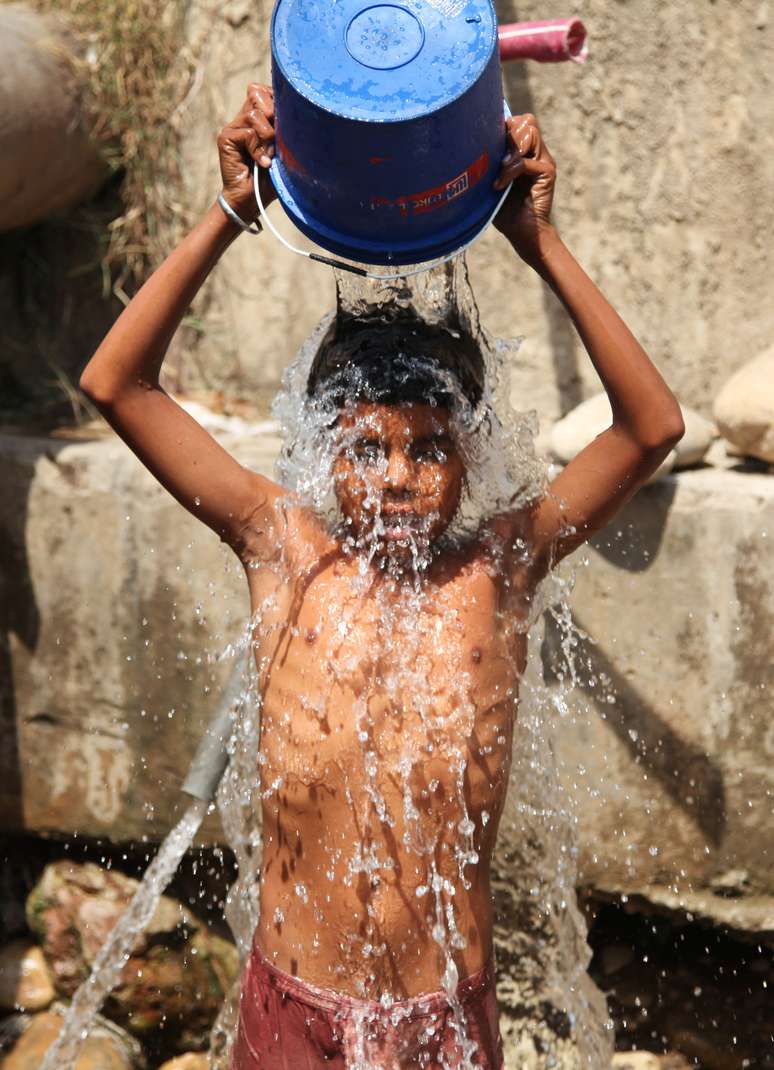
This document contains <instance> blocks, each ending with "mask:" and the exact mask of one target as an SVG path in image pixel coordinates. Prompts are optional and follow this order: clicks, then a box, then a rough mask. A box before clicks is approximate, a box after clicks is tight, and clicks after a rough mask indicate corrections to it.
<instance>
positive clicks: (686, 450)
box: [674, 405, 717, 468]
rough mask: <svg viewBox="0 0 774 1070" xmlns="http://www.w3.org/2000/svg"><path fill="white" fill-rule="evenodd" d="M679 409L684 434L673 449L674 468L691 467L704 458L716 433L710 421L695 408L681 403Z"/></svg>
mask: <svg viewBox="0 0 774 1070" xmlns="http://www.w3.org/2000/svg"><path fill="white" fill-rule="evenodd" d="M680 410H681V412H682V414H683V420H684V421H685V434H684V435H683V437H682V438H681V439H680V441H679V442H678V443H677V445H676V446H675V449H674V454H675V468H692V467H693V466H694V465H696V464H700V463H701V462H702V461H703V460H704V459H705V457H706V455H707V451H708V450H709V448H710V446H711V445H712V443H713V441H714V439H715V438H716V434H717V433H716V431H715V425H714V424H713V423H712V421H711V420H708V419H707V418H706V417H704V416H702V415H701V413H699V412H696V410H695V409H689V408H688V406H687V405H681V406H680Z"/></svg>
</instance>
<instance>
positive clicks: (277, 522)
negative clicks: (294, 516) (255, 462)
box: [224, 474, 288, 565]
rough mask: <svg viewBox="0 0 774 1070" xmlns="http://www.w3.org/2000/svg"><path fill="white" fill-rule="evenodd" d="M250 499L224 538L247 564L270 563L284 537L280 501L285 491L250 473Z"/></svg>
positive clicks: (282, 510) (278, 553) (285, 493)
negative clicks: (251, 475)
mask: <svg viewBox="0 0 774 1070" xmlns="http://www.w3.org/2000/svg"><path fill="white" fill-rule="evenodd" d="M251 490H252V491H253V493H252V494H251V499H250V501H249V503H248V504H247V505H246V507H245V508H244V509H243V510H242V512H241V515H240V516H239V517H235V518H234V523H233V526H232V527H231V530H230V531H229V533H228V534H226V535H225V536H224V542H227V543H228V545H229V546H230V547H231V549H232V550H233V551H234V553H235V554H236V555H237V557H238V558H239V560H240V561H241V562H242V563H243V564H245V565H249V564H252V563H255V562H257V561H267V562H268V561H271V560H276V559H278V558H279V557H280V556H281V554H282V549H283V546H284V544H285V542H286V536H287V519H286V516H285V510H284V508H283V504H282V503H283V499H284V501H285V502H287V497H288V496H287V492H286V491H284V490H283V488H282V487H279V486H276V485H275V484H273V483H271V482H270V481H269V480H268V479H265V478H264V477H263V476H259V475H257V474H253V478H252V487H251Z"/></svg>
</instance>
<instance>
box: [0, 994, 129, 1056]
mask: <svg viewBox="0 0 774 1070" xmlns="http://www.w3.org/2000/svg"><path fill="white" fill-rule="evenodd" d="M63 1013H64V1008H62V1007H56V1008H55V1009H53V1010H51V1011H46V1012H45V1013H44V1014H36V1015H35V1017H34V1018H32V1019H31V1021H30V1023H29V1025H28V1026H27V1028H26V1029H25V1030H24V1031H23V1032H22V1033H21V1035H20V1036H19V1038H18V1040H17V1041H16V1043H15V1044H14V1045H13V1047H12V1048H11V1050H10V1051H9V1052H8V1053H7V1054H6V1055H5V1056H4V1057H3V1058H2V1059H0V1070H39V1067H40V1065H41V1063H42V1062H43V1057H44V1055H45V1054H46V1052H47V1051H48V1049H49V1048H50V1047H51V1045H52V1044H53V1043H54V1041H55V1040H56V1038H57V1035H58V1034H59V1030H60V1029H61V1028H62V1015H63ZM144 1067H145V1061H144V1059H143V1056H142V1051H141V1049H140V1046H139V1044H138V1043H137V1041H136V1040H133V1039H132V1038H131V1037H130V1036H128V1035H127V1034H126V1033H125V1032H124V1030H123V1029H119V1027H118V1026H117V1025H114V1024H113V1023H112V1022H108V1021H106V1020H105V1019H104V1018H101V1017H99V1016H97V1019H96V1021H95V1022H94V1024H93V1025H92V1027H91V1029H90V1030H89V1036H88V1037H87V1038H86V1040H85V1041H84V1044H83V1047H82V1048H81V1052H80V1055H79V1056H78V1058H77V1060H76V1062H75V1068H74V1070H144Z"/></svg>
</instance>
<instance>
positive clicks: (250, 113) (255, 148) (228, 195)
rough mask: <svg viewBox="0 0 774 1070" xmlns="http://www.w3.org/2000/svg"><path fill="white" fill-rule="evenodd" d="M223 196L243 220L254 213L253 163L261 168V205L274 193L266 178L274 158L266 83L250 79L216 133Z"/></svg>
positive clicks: (252, 217) (271, 101) (270, 102)
mask: <svg viewBox="0 0 774 1070" xmlns="http://www.w3.org/2000/svg"><path fill="white" fill-rule="evenodd" d="M218 153H219V154H220V174H221V178H222V179H223V196H224V197H225V199H226V200H227V201H228V203H229V204H230V205H231V207H232V208H233V209H234V211H235V212H236V213H237V214H238V215H239V217H240V218H241V219H244V221H245V222H246V223H251V222H253V220H255V219H256V218H257V216H258V206H257V204H256V202H255V192H254V190H253V163H254V162H255V163H257V164H258V166H259V167H260V168H261V171H260V176H259V181H260V193H261V200H262V201H263V204H264V206H267V205H269V204H271V202H272V201H273V200H274V199H275V197H276V193H275V191H274V186H273V185H272V183H271V179H270V178H269V167H270V166H271V161H272V159H273V157H274V93H273V92H272V90H271V88H270V87H269V86H267V85H258V84H257V83H255V82H253V83H251V84H250V85H249V86H248V87H247V99H246V100H245V102H244V104H243V105H242V107H241V109H240V110H239V112H238V114H237V115H236V116H235V118H234V119H232V121H231V122H230V123H228V124H227V125H226V126H224V127H223V129H222V130H221V132H220V133H219V134H218Z"/></svg>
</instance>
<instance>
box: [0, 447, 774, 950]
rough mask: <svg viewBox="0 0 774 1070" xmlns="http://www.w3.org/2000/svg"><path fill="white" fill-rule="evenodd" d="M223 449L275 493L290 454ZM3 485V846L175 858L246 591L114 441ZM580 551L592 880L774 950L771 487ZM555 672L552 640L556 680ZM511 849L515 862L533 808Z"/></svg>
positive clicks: (668, 497) (14, 450)
mask: <svg viewBox="0 0 774 1070" xmlns="http://www.w3.org/2000/svg"><path fill="white" fill-rule="evenodd" d="M227 444H228V445H229V446H230V447H231V448H233V449H235V450H236V451H237V452H238V454H239V456H241V457H242V458H243V459H244V460H245V461H246V462H247V463H250V464H251V465H254V466H255V467H256V468H258V469H259V470H262V471H264V472H267V473H269V472H270V471H271V464H272V459H273V455H274V452H275V450H276V440H273V439H270V438H269V439H262V438H260V437H253V438H243V439H240V440H231V442H228V440H227ZM0 471H2V472H3V477H2V487H3V500H4V501H5V502H6V503H8V505H9V508H7V509H5V510H3V514H2V519H0V583H1V584H2V589H1V590H0V593H1V594H2V598H0V605H1V606H2V607H3V608H2V614H3V617H2V621H0V623H2V628H0V658H2V662H3V664H2V665H0V685H1V690H0V693H1V694H2V716H1V718H0V732H1V733H2V740H1V741H0V763H2V769H0V773H1V774H2V775H0V800H1V801H2V806H1V807H0V824H1V825H2V827H5V828H9V829H16V830H19V829H27V830H35V831H51V832H60V833H72V832H78V833H80V834H83V835H90V836H109V837H110V838H111V839H112V840H114V841H120V840H122V839H138V838H141V837H142V836H144V835H147V836H150V837H151V838H157V837H159V836H161V835H162V834H163V833H164V832H165V831H166V829H167V828H168V827H169V824H170V822H171V820H172V818H173V816H174V814H175V813H176V812H177V810H178V809H179V805H180V794H179V785H180V782H181V780H182V778H183V776H184V775H185V772H186V769H187V766H188V763H189V761H190V758H191V756H192V754H193V751H194V749H195V746H196V743H197V742H198V739H199V737H200V734H201V731H202V728H203V726H204V725H205V724H206V723H207V721H208V720H209V718H210V717H211V716H212V714H213V712H214V710H215V708H216V707H217V691H218V686H219V684H220V683H221V682H222V681H223V680H224V678H225V676H226V674H227V671H228V667H227V666H225V667H224V666H213V665H211V664H208V661H207V655H208V654H217V653H218V652H219V651H220V650H222V649H223V647H224V646H225V645H226V643H227V642H228V641H229V640H231V639H233V638H235V637H236V635H237V634H238V633H239V630H240V628H241V626H242V624H243V623H244V620H245V617H246V613H247V602H246V598H245V593H244V591H243V587H244V579H243V577H242V574H241V569H240V568H239V567H238V566H237V565H236V563H235V562H234V563H232V562H231V557H230V553H229V552H228V551H227V550H225V549H224V548H223V547H222V546H220V545H219V543H218V540H217V539H216V538H215V536H213V535H211V534H210V533H209V532H208V531H207V530H206V529H204V528H202V527H201V526H200V525H197V523H196V522H195V521H194V520H193V519H191V518H189V517H188V515H187V514H185V513H184V512H183V511H182V510H181V509H180V508H179V506H177V505H176V504H175V503H174V502H173V501H172V499H171V498H169V496H168V495H167V494H166V493H165V492H164V491H162V490H161V489H160V488H159V487H158V486H156V485H155V484H154V482H153V480H152V479H151V477H150V476H149V475H148V474H147V473H146V472H145V471H144V470H143V469H142V468H141V466H140V465H139V463H138V462H137V461H136V460H135V459H134V458H133V457H132V456H131V455H130V454H129V452H128V451H127V450H126V448H125V447H124V446H123V445H122V444H121V443H120V442H118V441H117V440H115V439H114V438H112V437H110V438H108V439H106V440H103V441H96V442H87V443H70V444H67V443H63V442H62V441H61V440H59V441H57V440H54V439H39V438H23V437H10V436H5V437H0ZM583 552H585V553H588V557H589V559H590V564H589V567H587V568H585V567H578V568H577V589H576V592H575V596H574V599H573V607H574V613H575V615H576V618H577V622H578V624H579V625H580V626H581V628H582V629H583V630H584V631H585V632H587V633H588V634H589V636H590V639H589V640H588V641H583V642H582V643H581V646H580V650H579V657H578V663H577V668H578V679H579V681H580V688H579V690H578V691H577V692H576V693H575V694H574V695H572V696H571V700H570V704H569V705H570V713H569V714H568V715H567V716H566V717H564V718H557V715H556V713H555V711H554V710H553V709H552V708H549V710H548V711H547V712H545V713H544V715H543V716H544V717H545V718H546V724H547V726H548V728H549V731H552V732H555V734H556V740H557V743H556V746H557V750H558V754H559V759H560V766H561V768H562V771H563V775H564V779H565V782H566V784H567V785H568V787H569V789H570V790H569V797H570V799H571V800H572V805H573V806H574V807H576V809H577V820H578V826H579V833H580V847H581V853H580V876H581V881H582V882H583V883H585V884H588V885H591V886H593V887H595V888H598V889H602V890H610V891H624V892H627V893H631V894H643V895H646V896H648V897H649V898H651V899H660V901H664V902H666V901H667V899H668V898H669V896H677V897H678V899H679V897H680V896H682V897H683V900H684V903H685V904H688V908H689V909H695V910H696V911H700V910H703V911H705V912H707V913H709V914H710V916H716V917H724V918H726V919H727V920H729V921H733V920H734V919H735V923H736V924H739V925H740V927H749V928H753V929H771V930H772V931H774V916H773V910H772V903H774V899H772V896H774V860H773V859H772V857H771V844H770V835H769V828H768V823H769V821H770V800H771V793H772V791H774V773H773V772H772V770H773V769H774V732H773V731H772V712H774V711H773V710H772V698H771V695H772V691H774V677H773V676H772V659H771V656H770V642H771V633H772V622H774V595H772V590H771V585H770V583H769V579H770V577H771V575H772V573H774V479H772V478H771V476H767V475H761V474H755V473H753V472H748V471H734V470H718V469H710V468H707V469H703V470H697V471H687V472H683V473H680V474H679V475H678V476H672V477H669V478H667V479H665V480H663V481H661V482H659V483H658V484H655V485H653V486H650V487H647V488H645V489H644V490H643V491H641V492H640V494H639V495H638V496H637V497H636V499H635V500H634V501H633V502H632V503H631V504H630V505H629V506H628V507H627V509H626V510H625V511H624V512H623V513H622V514H621V516H620V517H619V518H618V519H617V520H616V521H614V522H613V524H612V525H611V526H610V527H609V528H608V529H607V530H606V531H605V532H603V533H602V534H601V535H600V536H599V537H598V538H597V539H595V542H594V546H593V547H592V548H591V549H589V550H588V551H583ZM557 650H558V644H557V642H556V638H555V636H552V634H551V631H550V629H549V631H548V633H547V636H546V639H545V641H544V650H543V658H544V662H545V666H546V669H547V671H548V673H549V677H550V675H551V673H554V674H556V673H559V672H562V671H563V670H562V665H561V657H560V656H559V655H558V653H557ZM505 827H506V828H511V829H512V831H511V832H510V833H507V832H506V833H504V841H503V842H504V846H503V850H504V851H505V852H506V854H507V852H508V851H509V850H511V851H515V852H516V853H517V855H518V854H519V852H521V851H522V850H523V849H524V843H523V842H522V840H523V833H522V832H521V831H520V828H521V826H520V824H519V818H518V813H517V812H516V811H515V810H514V813H512V814H511V816H510V818H509V819H508V821H506V826H505ZM206 835H207V836H208V837H209V838H210V839H212V838H217V837H218V836H219V833H218V831H217V828H216V827H215V826H214V825H212V826H210V828H209V829H208V830H207V832H206ZM696 895H699V896H704V897H705V898H704V899H702V900H701V901H700V900H699V899H696V898H694V899H692V898H691V896H694V897H695V896H696ZM707 896H709V898H708V899H707ZM665 897H666V898H665ZM761 897H762V898H761ZM677 902H678V900H677V899H676V900H674V901H673V903H674V904H676V903H677ZM729 911H731V912H732V913H729ZM742 922H744V924H742Z"/></svg>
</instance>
